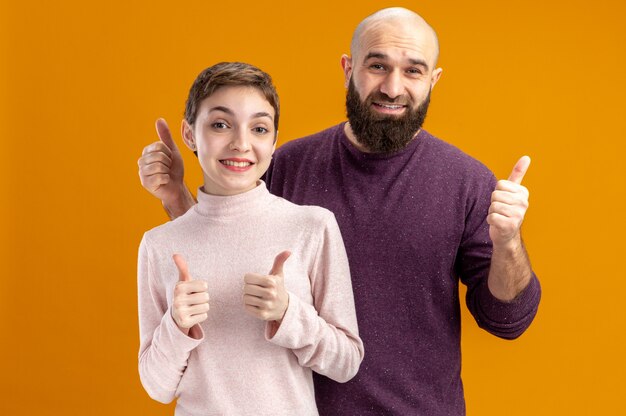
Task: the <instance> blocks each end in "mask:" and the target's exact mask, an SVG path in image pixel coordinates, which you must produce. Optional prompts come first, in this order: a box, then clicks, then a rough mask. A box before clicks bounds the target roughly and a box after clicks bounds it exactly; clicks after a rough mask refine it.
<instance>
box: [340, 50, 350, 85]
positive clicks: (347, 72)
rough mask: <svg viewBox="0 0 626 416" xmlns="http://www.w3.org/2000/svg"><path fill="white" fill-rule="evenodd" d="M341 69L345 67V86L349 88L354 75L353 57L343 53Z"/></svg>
mask: <svg viewBox="0 0 626 416" xmlns="http://www.w3.org/2000/svg"><path fill="white" fill-rule="evenodd" d="M341 69H343V76H344V87H346V88H348V85H350V77H351V76H352V58H351V57H349V56H348V55H346V54H343V55H341Z"/></svg>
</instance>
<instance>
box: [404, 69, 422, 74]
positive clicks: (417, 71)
mask: <svg viewBox="0 0 626 416" xmlns="http://www.w3.org/2000/svg"><path fill="white" fill-rule="evenodd" d="M407 72H408V73H409V74H413V75H421V74H422V71H421V70H419V69H417V68H411V69H409V70H407Z"/></svg>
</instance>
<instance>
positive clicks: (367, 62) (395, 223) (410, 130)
mask: <svg viewBox="0 0 626 416" xmlns="http://www.w3.org/2000/svg"><path fill="white" fill-rule="evenodd" d="M438 53H439V46H438V40H437V36H436V34H435V31H434V30H433V29H432V28H431V27H430V26H429V25H428V24H427V23H426V22H425V21H424V19H423V18H421V17H420V16H419V15H417V14H415V13H414V12H412V11H409V10H406V9H402V8H391V9H384V10H381V11H379V12H377V13H375V14H373V15H371V16H369V17H367V18H366V19H365V20H363V21H362V22H361V23H360V24H359V26H358V27H357V29H356V31H355V33H354V36H353V38H352V43H351V56H347V55H344V56H343V57H342V58H341V64H342V67H343V70H344V74H345V82H346V87H347V88H348V92H347V98H346V108H347V114H348V122H346V123H341V124H339V125H337V126H334V127H331V128H329V129H327V130H324V131H322V132H320V133H317V134H314V135H312V136H309V137H305V138H303V139H299V140H294V141H291V142H288V143H286V144H285V145H283V146H282V147H281V148H280V149H278V150H277V151H276V153H275V155H274V161H273V164H272V166H271V167H270V169H269V171H268V173H267V176H266V178H265V179H266V183H267V186H268V188H269V189H270V191H271V192H272V193H274V194H275V195H278V196H282V197H284V198H286V199H288V200H290V201H292V202H295V203H297V204H303V205H320V206H323V207H325V208H327V209H330V210H331V211H333V212H334V214H335V216H336V218H337V221H338V223H339V227H340V229H341V233H342V236H343V238H344V242H345V246H346V251H347V254H348V258H349V262H350V269H351V274H352V286H353V290H354V297H355V304H356V312H357V317H358V322H359V329H360V336H361V338H362V340H363V343H364V346H365V359H364V361H363V363H362V364H361V369H360V371H359V373H358V374H357V376H356V377H355V378H354V379H352V380H351V381H349V382H347V383H345V384H338V383H336V382H333V381H332V380H329V379H327V378H325V377H323V376H319V375H315V389H316V397H317V404H318V408H319V411H320V414H322V415H464V414H465V401H464V397H463V385H462V382H461V377H460V374H461V353H460V340H461V317H460V303H459V290H458V289H459V287H458V285H459V281H461V282H462V283H463V284H465V285H466V286H467V296H466V304H467V307H468V309H469V310H470V312H471V313H472V315H473V316H474V318H475V319H476V322H477V323H478V325H479V326H480V327H482V328H484V329H486V330H487V331H489V332H490V333H492V334H494V335H496V336H499V337H502V338H505V339H514V338H516V337H518V336H519V335H521V334H522V333H523V332H524V331H525V330H526V328H528V326H529V325H530V323H531V322H532V320H533V318H534V316H535V314H536V312H537V308H538V305H539V299H540V295H541V289H540V285H539V281H538V280H537V277H536V276H535V274H534V273H533V271H532V269H531V267H530V263H529V260H528V256H527V254H526V250H525V248H524V246H523V243H522V239H521V235H520V227H521V223H522V220H523V218H524V215H525V212H526V209H527V207H528V190H527V189H526V188H525V187H524V186H522V185H521V180H522V178H523V176H524V174H525V172H526V170H527V169H528V165H529V163H530V159H529V158H528V157H522V158H521V159H520V160H519V161H518V163H517V164H516V165H515V167H514V169H513V172H512V173H511V176H510V177H509V178H508V180H501V181H496V179H495V177H494V175H493V174H492V173H491V172H490V171H489V170H488V169H487V168H486V167H485V166H484V165H482V164H481V163H480V162H478V161H476V160H474V159H472V158H471V157H469V156H468V155H466V154H464V153H463V152H461V151H460V150H458V149H457V148H455V147H453V146H451V145H449V144H447V143H445V142H443V141H441V140H439V139H437V138H435V137H434V136H432V135H431V134H429V133H428V132H426V131H425V130H424V129H422V124H423V122H424V118H425V117H426V112H427V110H428V104H429V101H430V95H431V92H432V90H433V88H434V87H435V85H436V84H437V82H438V80H439V79H440V77H441V73H442V70H441V68H437V67H436V64H437V58H438ZM157 129H158V131H159V136H160V137H161V142H157V143H154V144H152V145H150V146H148V147H146V148H145V149H144V153H143V156H142V157H141V159H140V160H139V166H140V177H141V180H142V184H143V185H144V187H146V188H147V189H148V190H149V191H150V192H152V193H153V194H154V195H155V196H157V197H158V198H159V199H161V200H162V201H163V204H164V206H165V208H166V210H167V211H168V212H169V213H170V216H172V217H175V216H178V215H181V214H182V213H184V212H185V211H186V210H187V209H189V208H190V207H191V206H192V205H193V203H194V201H193V198H192V196H191V194H190V193H189V191H188V190H187V188H186V187H185V186H184V184H183V179H182V159H181V157H180V154H179V153H178V150H177V148H176V145H175V144H174V142H173V140H172V139H171V136H170V135H169V131H168V130H167V128H166V126H165V125H164V124H162V123H159V124H158V125H157ZM286 279H287V278H286Z"/></svg>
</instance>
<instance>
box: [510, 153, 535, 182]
mask: <svg viewBox="0 0 626 416" xmlns="http://www.w3.org/2000/svg"><path fill="white" fill-rule="evenodd" d="M528 166H530V158H529V157H528V156H522V157H521V158H520V160H518V161H517V163H516V164H515V166H514V167H513V171H512V172H511V174H510V175H509V180H510V181H511V182H515V183H517V184H520V183H522V179H524V175H526V171H528Z"/></svg>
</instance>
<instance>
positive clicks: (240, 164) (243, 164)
mask: <svg viewBox="0 0 626 416" xmlns="http://www.w3.org/2000/svg"><path fill="white" fill-rule="evenodd" d="M222 163H223V164H225V165H226V166H236V167H238V168H245V167H246V166H250V165H251V164H252V163H251V162H235V161H234V160H222Z"/></svg>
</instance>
